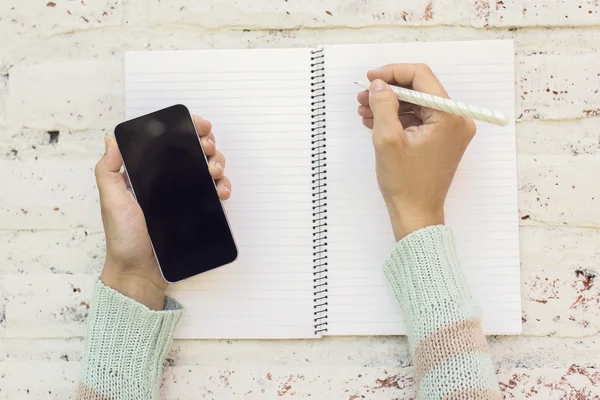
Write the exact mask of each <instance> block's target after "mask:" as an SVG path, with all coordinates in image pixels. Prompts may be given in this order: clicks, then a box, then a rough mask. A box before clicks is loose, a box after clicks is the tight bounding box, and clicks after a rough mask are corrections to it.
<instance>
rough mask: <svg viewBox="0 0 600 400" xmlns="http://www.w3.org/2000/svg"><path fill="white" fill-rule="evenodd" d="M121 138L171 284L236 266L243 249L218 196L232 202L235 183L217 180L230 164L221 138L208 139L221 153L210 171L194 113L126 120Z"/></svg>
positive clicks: (182, 110)
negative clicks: (231, 186)
mask: <svg viewBox="0 0 600 400" xmlns="http://www.w3.org/2000/svg"><path fill="white" fill-rule="evenodd" d="M205 122H206V121H205ZM210 135H212V134H210ZM115 137H116V140H117V143H118V145H119V149H120V152H121V156H122V159H123V163H124V165H125V170H126V173H127V175H128V178H129V181H130V183H131V189H132V192H133V193H134V196H135V198H136V200H137V203H138V204H139V207H140V208H141V211H142V212H143V216H144V217H145V222H146V226H147V232H148V234H149V238H150V239H149V241H150V246H151V248H152V249H153V251H154V254H155V255H156V259H157V261H158V265H159V268H160V271H161V273H162V276H163V277H164V279H165V280H166V281H167V282H178V281H180V280H183V279H186V278H189V277H191V276H193V275H197V274H200V273H202V272H205V271H208V270H210V269H213V268H216V267H219V266H221V265H224V264H228V263H230V262H232V261H234V260H235V258H236V257H237V247H236V244H235V241H234V238H233V235H232V232H231V228H230V226H229V223H228V221H227V218H226V216H225V211H224V209H223V206H222V203H221V200H220V198H219V193H220V194H221V195H222V196H221V197H228V193H227V186H228V185H227V182H226V181H225V182H223V183H222V182H219V184H218V185H216V184H215V180H214V179H213V176H215V175H216V177H217V178H218V177H219V171H220V173H221V174H222V167H223V166H224V158H222V155H220V153H217V152H216V149H215V148H214V139H212V141H211V140H209V139H211V137H208V138H206V139H203V142H204V143H205V145H206V147H210V146H212V149H211V151H214V152H215V154H214V155H213V158H216V160H215V161H214V162H211V166H210V167H209V164H208V161H207V155H206V154H205V151H204V149H203V147H202V144H201V141H200V139H199V137H198V132H197V131H196V128H195V126H194V121H193V120H192V117H191V115H190V113H189V111H188V110H187V108H186V107H184V106H182V105H177V106H173V107H169V108H166V109H164V110H160V111H156V112H154V113H151V114H148V115H145V116H142V117H139V118H136V119H133V120H130V121H126V122H123V123H121V124H119V125H118V126H117V127H116V129H115ZM219 155H220V157H218V156H219ZM221 160H222V162H221ZM218 164H221V168H219V166H218ZM211 172H212V174H211ZM222 180H226V178H222ZM218 191H219V192H218ZM105 228H106V223H105ZM107 237H108V233H107ZM107 247H108V243H107ZM107 253H108V249H107ZM107 259H108V255H107Z"/></svg>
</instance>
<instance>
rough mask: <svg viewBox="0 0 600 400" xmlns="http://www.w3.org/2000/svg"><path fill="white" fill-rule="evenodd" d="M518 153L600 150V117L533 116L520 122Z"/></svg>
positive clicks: (577, 154) (562, 152)
mask: <svg viewBox="0 0 600 400" xmlns="http://www.w3.org/2000/svg"><path fill="white" fill-rule="evenodd" d="M517 148H518V150H519V154H536V155H544V154H545V155H571V156H579V155H585V154H598V153H600V119H599V118H582V119H574V120H563V121H551V122H550V121H543V120H531V121H524V122H520V123H518V124H517Z"/></svg>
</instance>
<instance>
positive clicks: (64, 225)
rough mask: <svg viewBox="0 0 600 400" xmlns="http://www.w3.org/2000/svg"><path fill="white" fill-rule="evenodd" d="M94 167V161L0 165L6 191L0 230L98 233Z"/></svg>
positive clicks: (1, 208) (0, 214)
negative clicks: (77, 229)
mask: <svg viewBox="0 0 600 400" xmlns="http://www.w3.org/2000/svg"><path fill="white" fill-rule="evenodd" d="M17 157H18V155H17ZM94 164H95V160H90V161H77V160H75V161H66V160H48V161H46V162H41V161H19V160H18V159H14V160H3V161H0V182H2V183H3V184H4V185H5V187H7V188H10V191H7V192H6V193H5V194H4V195H3V197H2V203H1V204H0V228H1V229H9V230H23V229H45V230H56V229H63V230H64V229H71V228H74V227H83V228H87V229H90V230H92V231H99V230H101V229H102V225H101V220H100V207H99V203H98V194H97V190H96V183H95V179H94V173H93V168H94Z"/></svg>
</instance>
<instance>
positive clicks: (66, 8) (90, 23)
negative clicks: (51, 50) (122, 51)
mask: <svg viewBox="0 0 600 400" xmlns="http://www.w3.org/2000/svg"><path fill="white" fill-rule="evenodd" d="M121 12H122V5H121V0H87V1H69V0H44V1H38V0H3V1H2V2H0V37H2V38H3V40H5V39H10V40H11V41H15V40H22V39H24V38H27V37H47V36H52V35H56V34H58V33H66V32H73V31H77V30H86V29H93V28H99V27H106V26H117V25H119V24H120V23H121V18H122V14H121ZM13 43H14V42H13Z"/></svg>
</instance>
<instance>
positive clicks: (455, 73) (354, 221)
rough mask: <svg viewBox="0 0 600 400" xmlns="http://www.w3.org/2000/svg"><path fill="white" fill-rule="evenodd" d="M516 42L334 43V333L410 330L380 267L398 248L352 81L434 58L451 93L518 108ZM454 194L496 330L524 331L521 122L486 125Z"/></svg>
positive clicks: (329, 89)
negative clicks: (519, 200)
mask: <svg viewBox="0 0 600 400" xmlns="http://www.w3.org/2000/svg"><path fill="white" fill-rule="evenodd" d="M513 54H514V51H513V44H512V42H511V41H485V42H483V41H481V42H452V43H407V44H381V45H352V46H325V63H326V64H325V65H326V98H327V158H328V161H327V164H328V177H327V178H328V179H327V184H328V203H329V207H328V221H329V233H328V236H329V240H328V243H329V252H328V255H329V261H330V264H329V286H328V288H329V319H328V322H329V331H328V334H330V335H386V334H399V333H405V329H404V326H403V324H402V318H401V315H400V312H399V307H398V306H397V304H396V301H395V299H394V298H393V296H392V294H391V291H390V289H389V287H388V284H387V282H386V281H385V278H384V275H383V273H382V270H381V266H382V264H383V263H384V261H385V260H386V258H387V257H388V255H389V254H390V251H391V250H392V249H393V247H394V244H395V243H394V240H393V234H392V230H391V227H390V223H389V220H388V216H387V212H386V209H385V205H384V203H383V200H382V199H381V195H380V193H379V190H378V188H377V182H376V178H375V171H374V164H375V158H374V151H373V145H372V142H371V133H370V131H369V130H368V129H366V128H364V127H363V126H362V125H361V122H360V117H359V116H358V115H357V114H356V109H357V106H358V104H357V102H356V94H357V93H358V91H359V89H358V88H357V87H356V86H355V85H354V84H353V82H354V81H357V80H365V79H366V76H365V74H366V71H367V70H369V69H373V68H376V67H378V66H381V65H385V64H388V63H401V62H411V63H419V62H422V63H427V64H429V65H430V66H431V67H432V69H433V71H434V72H435V73H436V74H437V76H438V77H439V78H440V80H441V82H442V83H443V84H444V86H445V87H446V90H447V91H448V93H449V94H450V97H451V98H453V99H456V100H461V101H464V102H467V103H473V104H475V105H479V106H481V107H487V108H492V109H498V110H500V111H502V112H504V113H505V114H506V115H508V116H510V117H512V116H513V114H514V99H515V91H514V57H513ZM477 131H478V133H477V136H476V137H475V139H474V141H473V142H472V143H471V145H470V147H469V149H468V150H467V153H466V154H465V156H464V158H463V160H462V163H461V164H460V167H459V170H458V173H457V175H456V178H455V180H454V183H453V185H452V188H451V190H450V193H449V195H448V200H447V204H446V213H447V214H446V216H447V217H446V222H447V224H448V225H449V226H450V227H452V229H453V231H454V233H455V236H456V242H457V248H458V253H459V256H460V260H461V263H462V267H463V269H464V272H465V275H466V278H467V281H468V283H469V284H470V287H471V289H472V291H473V293H474V295H475V297H476V299H477V301H478V303H479V305H480V307H481V309H482V312H483V327H484V330H485V332H487V333H495V334H514V333H519V332H520V331H521V304H520V291H519V290H520V286H519V241H518V240H519V238H518V221H517V173H516V145H515V127H514V123H513V124H512V125H509V126H506V127H497V126H493V125H489V124H483V123H478V124H477Z"/></svg>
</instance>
